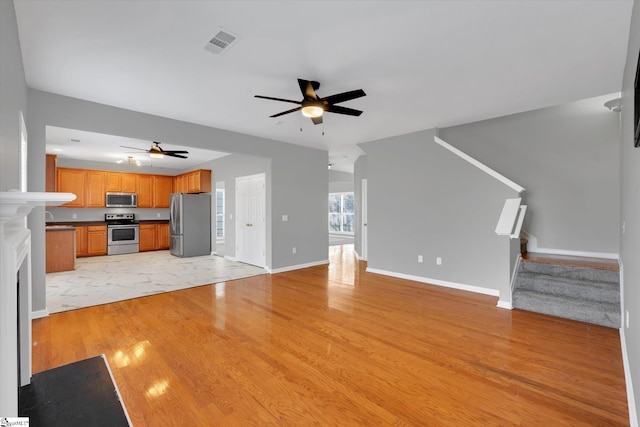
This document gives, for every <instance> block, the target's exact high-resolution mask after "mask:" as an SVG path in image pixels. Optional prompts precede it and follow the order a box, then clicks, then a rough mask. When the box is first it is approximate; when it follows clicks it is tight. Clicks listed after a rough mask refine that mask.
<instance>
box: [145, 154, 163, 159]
mask: <svg viewBox="0 0 640 427" xmlns="http://www.w3.org/2000/svg"><path fill="white" fill-rule="evenodd" d="M149 157H151V158H152V159H161V158H163V157H164V154H162V153H149Z"/></svg>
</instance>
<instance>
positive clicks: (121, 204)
mask: <svg viewBox="0 0 640 427" xmlns="http://www.w3.org/2000/svg"><path fill="white" fill-rule="evenodd" d="M106 204H107V207H108V208H136V207H138V195H137V194H136V193H107V203H106Z"/></svg>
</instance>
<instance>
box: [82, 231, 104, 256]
mask: <svg viewBox="0 0 640 427" xmlns="http://www.w3.org/2000/svg"><path fill="white" fill-rule="evenodd" d="M75 228H76V256H77V257H88V256H100V255H106V254H107V226H106V225H90V226H80V227H75Z"/></svg>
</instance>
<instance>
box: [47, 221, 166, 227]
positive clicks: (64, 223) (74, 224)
mask: <svg viewBox="0 0 640 427" xmlns="http://www.w3.org/2000/svg"><path fill="white" fill-rule="evenodd" d="M138 223H139V224H168V223H169V220H168V219H146V220H145V219H143V220H140V221H138ZM92 225H107V223H106V222H105V221H59V222H58V221H52V222H47V223H46V227H47V229H49V228H50V227H61V226H65V227H87V226H92Z"/></svg>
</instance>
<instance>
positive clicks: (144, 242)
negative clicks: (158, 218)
mask: <svg viewBox="0 0 640 427" xmlns="http://www.w3.org/2000/svg"><path fill="white" fill-rule="evenodd" d="M164 249H169V224H140V252H145V251H159V250H164Z"/></svg>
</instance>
